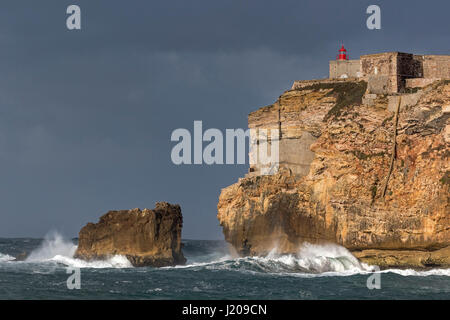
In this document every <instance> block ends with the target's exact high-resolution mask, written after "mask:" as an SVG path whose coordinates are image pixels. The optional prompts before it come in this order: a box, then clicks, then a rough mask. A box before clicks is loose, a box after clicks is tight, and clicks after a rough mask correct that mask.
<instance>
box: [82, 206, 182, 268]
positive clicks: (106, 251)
mask: <svg viewBox="0 0 450 320" xmlns="http://www.w3.org/2000/svg"><path fill="white" fill-rule="evenodd" d="M182 225H183V217H182V215H181V209H180V206H179V205H171V204H169V203H167V202H158V203H156V207H155V209H153V210H150V209H143V210H140V209H132V210H121V211H109V212H108V213H106V214H105V215H103V216H102V217H101V218H100V220H99V222H98V223H95V224H94V223H88V224H87V225H86V226H84V227H83V228H82V229H81V231H80V233H79V240H78V249H77V251H76V253H75V257H76V258H80V259H84V260H88V261H89V260H102V259H107V258H109V257H111V256H114V255H123V256H126V257H127V258H128V260H129V261H130V262H131V263H132V264H133V266H136V267H142V266H153V267H163V266H173V265H177V264H184V263H185V262H186V259H185V258H184V256H183V253H182V252H181V228H182Z"/></svg>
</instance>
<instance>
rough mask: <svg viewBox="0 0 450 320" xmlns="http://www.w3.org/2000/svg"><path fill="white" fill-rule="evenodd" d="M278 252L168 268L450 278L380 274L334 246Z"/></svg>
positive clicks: (447, 271) (436, 271) (445, 272)
mask: <svg viewBox="0 0 450 320" xmlns="http://www.w3.org/2000/svg"><path fill="white" fill-rule="evenodd" d="M277 251H278V250H277V248H274V249H273V250H272V251H271V252H270V253H269V254H268V255H267V256H256V257H242V258H235V259H233V258H232V257H231V256H230V255H224V256H222V257H221V258H219V259H216V260H213V261H208V262H192V263H188V264H187V265H184V266H175V267H168V268H179V269H194V270H198V269H210V270H227V271H238V272H248V273H267V274H271V275H279V276H286V275H287V276H300V277H323V276H351V275H358V274H361V275H367V274H372V273H374V272H376V273H396V274H399V275H402V276H432V275H436V276H450V269H432V270H427V271H415V270H411V269H407V270H401V269H387V270H382V271H377V270H378V269H377V268H376V267H375V266H370V265H368V264H365V263H362V262H360V261H359V260H358V259H357V258H356V257H355V256H353V255H352V254H351V253H350V251H348V250H347V249H346V248H344V247H342V246H339V245H335V244H325V245H313V244H309V243H305V244H304V245H303V246H302V247H301V249H300V250H299V252H298V253H297V254H291V255H280V254H278V253H277ZM188 262H189V259H188Z"/></svg>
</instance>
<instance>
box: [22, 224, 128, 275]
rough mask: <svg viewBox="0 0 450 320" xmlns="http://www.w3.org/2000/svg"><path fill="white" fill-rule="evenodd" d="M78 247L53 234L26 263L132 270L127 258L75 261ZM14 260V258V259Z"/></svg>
mask: <svg viewBox="0 0 450 320" xmlns="http://www.w3.org/2000/svg"><path fill="white" fill-rule="evenodd" d="M77 247H78V246H77V245H76V244H74V243H73V242H72V241H70V240H66V239H64V237H63V236H62V235H61V234H59V233H57V232H51V233H49V234H47V235H46V236H45V238H44V241H43V242H42V244H41V245H40V246H39V247H38V248H37V249H35V250H33V251H32V252H31V254H30V255H29V256H28V257H27V259H26V260H25V262H32V263H40V262H53V263H59V264H64V265H66V266H70V267H75V268H132V265H131V263H130V261H128V259H127V258H126V257H125V256H121V255H115V256H112V257H111V258H109V259H105V260H93V261H84V260H81V259H75V258H74V254H75V251H76V250H77ZM13 259H14V258H13Z"/></svg>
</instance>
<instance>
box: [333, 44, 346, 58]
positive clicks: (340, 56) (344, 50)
mask: <svg viewBox="0 0 450 320" xmlns="http://www.w3.org/2000/svg"><path fill="white" fill-rule="evenodd" d="M336 60H348V55H347V49H345V48H344V45H342V47H341V49H339V54H338V56H337V57H336Z"/></svg>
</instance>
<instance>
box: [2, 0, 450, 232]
mask: <svg viewBox="0 0 450 320" xmlns="http://www.w3.org/2000/svg"><path fill="white" fill-rule="evenodd" d="M70 4H77V5H79V6H80V7H81V11H82V12H81V16H82V29H81V30H79V31H69V30H67V28H66V18H67V15H66V8H67V7H68V6H69V5H70ZM370 4H378V5H380V7H381V10H382V12H381V14H382V29H381V30H376V31H371V30H368V29H367V28H366V19H367V17H368V15H367V14H366V13H365V11H366V8H367V7H368V6H369V5H370ZM449 12H450V3H449V2H448V1H437V0H436V1H412V0H401V1H400V0H396V1H365V0H340V1H321V0H314V1H308V0H289V1H288V0H286V1H279V0H278V1H264V0H245V1H243V0H213V1H212V0H164V1H162V0H161V1H159V0H158V1H156V0H152V1H149V0H134V1H125V0H122V1H112V0H96V1H92V0H86V1H76V0H72V1H66V0H53V1H50V0H39V1H36V0H28V1H25V0H23V1H17V0H2V1H1V3H0V237H25V236H26V237H42V236H44V235H45V234H46V233H47V232H49V231H50V230H57V231H59V232H61V233H63V234H64V235H66V236H67V237H74V236H77V234H78V231H79V229H80V228H81V227H82V226H83V225H84V224H86V223H87V222H96V221H97V220H98V218H99V217H100V215H102V214H103V213H105V212H107V211H108V210H112V209H128V208H136V207H140V208H144V207H149V208H153V206H154V203H155V202H156V201H169V202H172V203H179V204H180V205H181V207H182V210H183V215H184V222H185V223H184V230H183V237H184V238H190V239H222V238H223V237H222V232H221V229H220V226H219V225H218V222H217V218H216V213H217V211H216V206H217V201H218V196H219V194H220V190H221V188H223V187H226V186H228V185H230V184H232V183H234V182H236V181H237V179H238V178H239V177H241V176H243V175H244V174H245V172H246V171H247V165H222V166H220V165H215V166H208V165H196V166H195V165H191V166H188V165H184V166H183V165H182V166H176V165H174V164H172V162H171V158H170V152H171V149H172V147H173V146H174V145H175V143H173V142H171V141H170V135H171V133H172V131H173V130H174V129H177V128H187V129H189V130H190V131H192V128H193V121H194V120H202V121H203V127H204V129H207V128H218V129H221V130H225V129H227V128H244V129H245V128H246V127H247V115H248V113H249V112H251V111H253V110H256V109H257V108H258V107H261V106H264V105H268V104H271V103H272V102H273V101H275V100H276V99H277V97H278V96H279V95H280V94H281V93H282V92H283V91H284V90H287V89H288V88H289V87H290V86H291V84H292V81H293V80H296V79H311V78H323V77H326V76H327V73H328V60H330V59H334V58H335V56H336V53H337V49H338V45H339V43H340V42H341V41H344V43H345V45H346V46H347V47H348V49H349V53H350V57H351V58H357V57H358V56H359V55H361V54H366V53H375V52H381V51H404V52H412V53H423V54H450V33H449V27H450V23H449V19H448V14H449Z"/></svg>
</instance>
